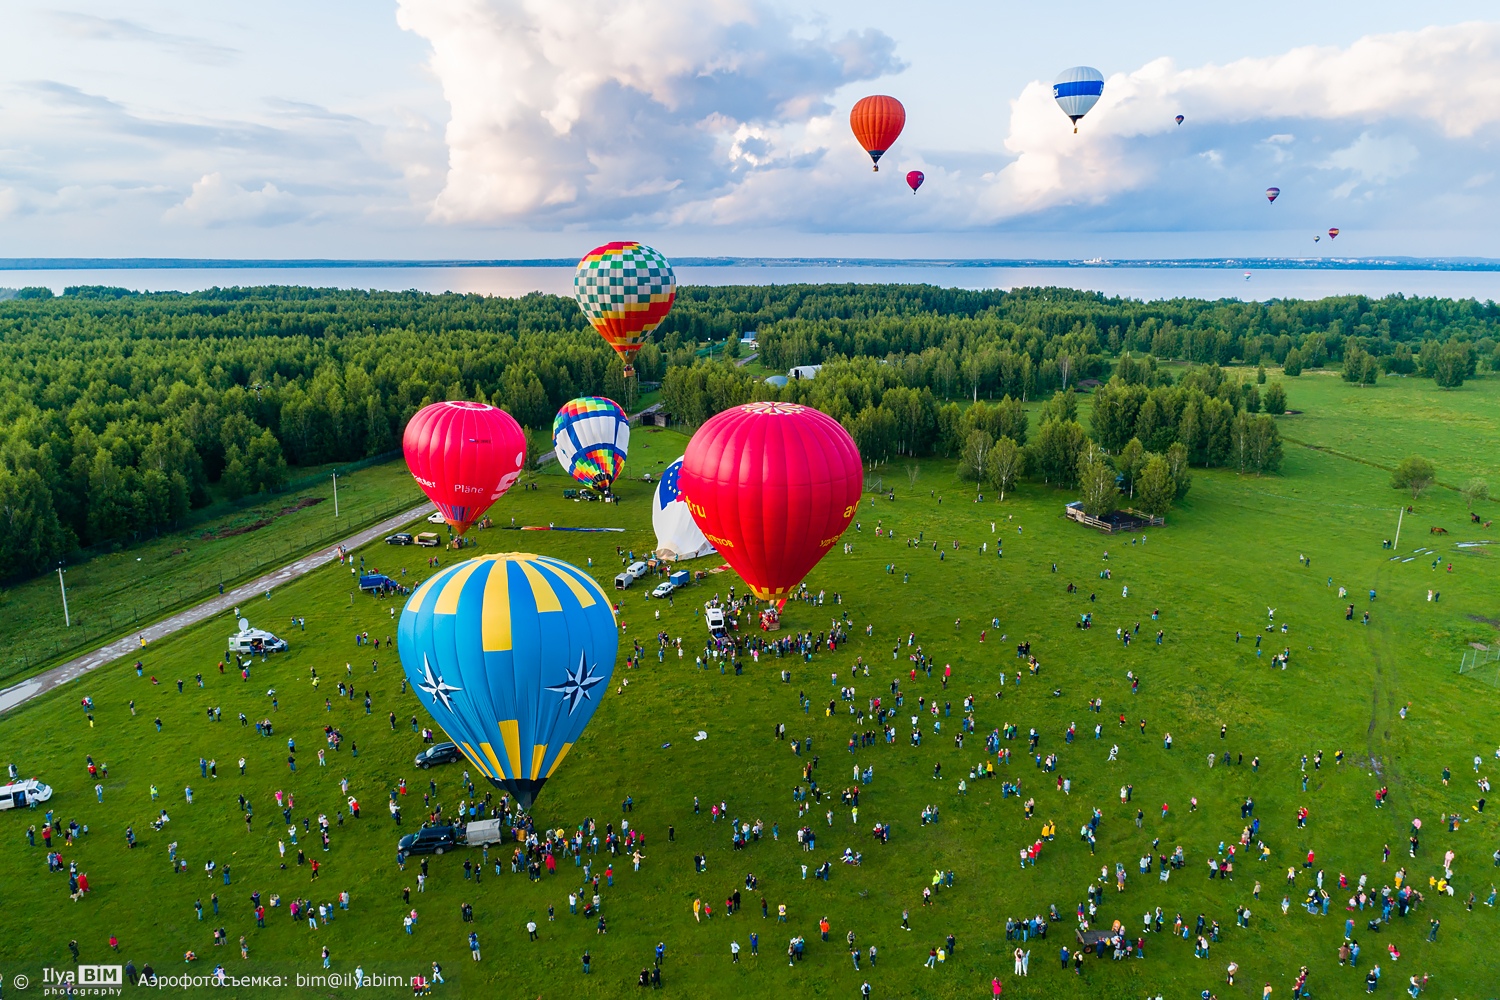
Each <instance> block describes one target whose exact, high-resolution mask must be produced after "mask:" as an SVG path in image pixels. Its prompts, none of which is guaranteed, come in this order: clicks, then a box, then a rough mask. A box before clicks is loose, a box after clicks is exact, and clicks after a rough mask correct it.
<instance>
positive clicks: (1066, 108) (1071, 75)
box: [1052, 66, 1104, 132]
mask: <svg viewBox="0 0 1500 1000" xmlns="http://www.w3.org/2000/svg"><path fill="white" fill-rule="evenodd" d="M1103 94H1104V74H1103V73H1101V72H1099V71H1098V70H1097V69H1094V67H1092V66H1074V67H1072V68H1071V69H1065V70H1063V71H1062V72H1061V73H1059V74H1057V79H1056V80H1054V81H1052V98H1053V100H1055V101H1057V106H1058V107H1059V108H1062V112H1063V114H1065V115H1067V116H1068V117H1069V118H1071V119H1072V120H1073V131H1074V132H1077V131H1078V120H1079V119H1080V118H1082V117H1083V116H1084V115H1086V114H1088V113H1089V110H1090V109H1092V108H1093V106H1094V105H1095V104H1098V103H1099V98H1100V97H1101V96H1102V95H1103Z"/></svg>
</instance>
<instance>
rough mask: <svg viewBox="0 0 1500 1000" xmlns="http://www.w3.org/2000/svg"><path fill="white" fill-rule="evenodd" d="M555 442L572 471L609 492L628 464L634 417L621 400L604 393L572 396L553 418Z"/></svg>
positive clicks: (560, 457)
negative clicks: (575, 397)
mask: <svg viewBox="0 0 1500 1000" xmlns="http://www.w3.org/2000/svg"><path fill="white" fill-rule="evenodd" d="M552 444H553V445H554V447H555V448H556V451H557V461H558V464H559V465H561V466H562V467H563V468H564V469H566V470H567V471H568V475H570V476H572V477H573V478H574V479H576V480H578V481H579V482H580V483H583V484H584V485H585V486H592V487H593V488H594V489H596V490H603V491H605V492H608V491H609V488H610V487H611V486H613V485H614V483H615V480H616V479H618V478H619V476H620V473H621V472H622V471H623V470H624V468H625V456H626V454H627V453H628V452H629V450H630V418H629V417H627V416H625V411H624V410H622V409H621V408H620V404H619V403H616V402H615V401H614V400H612V399H605V398H604V397H603V396H581V397H579V398H578V399H570V400H568V401H567V402H566V403H564V404H563V407H562V409H560V410H558V411H557V417H556V418H555V419H554V420H553V421H552Z"/></svg>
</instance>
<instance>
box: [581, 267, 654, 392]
mask: <svg viewBox="0 0 1500 1000" xmlns="http://www.w3.org/2000/svg"><path fill="white" fill-rule="evenodd" d="M573 298H575V299H576V300H578V307H579V308H580V309H582V310H583V314H584V315H585V316H587V317H588V321H589V323H591V324H592V325H593V327H594V329H595V330H597V331H598V332H599V336H601V337H603V338H604V340H605V342H606V343H608V344H609V346H610V347H613V348H614V349H615V353H616V354H618V355H619V356H620V357H621V359H623V360H624V362H625V377H626V378H629V377H630V376H632V375H634V374H635V356H636V353H637V352H638V351H640V349H641V344H642V343H644V342H645V339H646V335H647V334H648V333H650V332H651V331H652V330H655V329H656V328H657V327H658V326H660V325H661V321H662V320H664V319H666V318H667V313H669V312H671V311H672V302H673V301H674V300H675V299H676V298H677V276H676V275H674V274H673V273H672V265H671V264H669V263H667V258H665V257H663V256H662V255H661V254H659V253H657V252H656V251H655V250H653V249H651V248H650V247H648V246H646V245H645V244H644V243H636V242H635V241H634V240H626V241H624V242H620V243H606V244H604V246H602V247H595V248H594V249H592V250H590V251H589V252H588V253H587V254H585V255H584V257H583V259H582V260H580V261H579V262H578V270H577V271H576V272H575V273H574V274H573Z"/></svg>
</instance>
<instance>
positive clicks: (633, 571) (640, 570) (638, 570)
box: [625, 562, 646, 580]
mask: <svg viewBox="0 0 1500 1000" xmlns="http://www.w3.org/2000/svg"><path fill="white" fill-rule="evenodd" d="M625 572H627V573H629V574H630V575H631V576H633V577H635V578H636V579H637V580H639V579H640V578H641V577H643V576H645V575H646V564H645V563H643V562H633V563H631V564H630V565H629V566H626V567H625Z"/></svg>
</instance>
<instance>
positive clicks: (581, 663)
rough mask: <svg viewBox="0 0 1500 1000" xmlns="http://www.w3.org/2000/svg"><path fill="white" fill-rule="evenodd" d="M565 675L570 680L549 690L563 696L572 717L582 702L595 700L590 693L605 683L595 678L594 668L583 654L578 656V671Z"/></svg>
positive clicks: (602, 679) (567, 672) (568, 671)
mask: <svg viewBox="0 0 1500 1000" xmlns="http://www.w3.org/2000/svg"><path fill="white" fill-rule="evenodd" d="M564 674H566V675H567V678H568V679H567V680H566V681H563V683H561V684H558V685H556V686H553V687H549V688H547V690H548V691H552V692H554V693H555V694H560V695H562V700H563V701H564V702H566V703H567V706H568V714H569V715H572V714H573V711H574V710H575V709H576V708H578V705H579V703H580V702H582V701H586V700H592V699H593V695H591V694H589V692H590V691H592V690H593V689H594V687H595V686H597V685H599V684H601V683H603V682H604V678H603V677H595V676H594V668H593V667H591V666H589V665H588V661H587V660H586V659H585V658H584V654H582V653H579V654H578V669H577V670H565V671H564Z"/></svg>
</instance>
